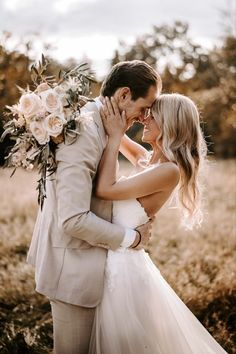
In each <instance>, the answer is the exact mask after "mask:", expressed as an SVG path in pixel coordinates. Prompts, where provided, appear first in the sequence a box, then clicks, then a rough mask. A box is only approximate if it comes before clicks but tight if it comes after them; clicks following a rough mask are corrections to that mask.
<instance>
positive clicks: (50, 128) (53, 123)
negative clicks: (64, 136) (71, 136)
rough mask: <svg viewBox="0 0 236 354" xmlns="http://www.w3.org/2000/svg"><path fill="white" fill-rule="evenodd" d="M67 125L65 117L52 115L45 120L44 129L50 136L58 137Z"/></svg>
mask: <svg viewBox="0 0 236 354" xmlns="http://www.w3.org/2000/svg"><path fill="white" fill-rule="evenodd" d="M65 123H66V120H65V118H64V115H63V114H62V113H61V114H56V113H51V114H49V115H48V116H47V117H46V118H45V120H44V127H45V129H46V131H47V132H48V134H49V135H50V136H54V137H57V136H58V135H60V134H61V132H62V130H63V126H64V124H65Z"/></svg>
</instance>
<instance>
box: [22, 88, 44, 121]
mask: <svg viewBox="0 0 236 354" xmlns="http://www.w3.org/2000/svg"><path fill="white" fill-rule="evenodd" d="M18 109H19V111H20V112H21V113H22V114H23V115H24V116H25V117H27V118H30V117H32V116H34V115H35V114H37V113H38V112H39V111H40V110H41V109H42V102H41V100H40V98H39V96H37V95H36V94H35V93H33V92H32V93H26V94H24V95H22V96H21V98H20V101H19V105H18Z"/></svg>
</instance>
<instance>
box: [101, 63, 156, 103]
mask: <svg viewBox="0 0 236 354" xmlns="http://www.w3.org/2000/svg"><path fill="white" fill-rule="evenodd" d="M151 86H156V87H157V88H158V91H159V93H160V92H161V88H162V83H161V77H160V75H159V74H158V73H157V72H156V71H155V70H154V69H153V68H152V67H151V66H150V65H148V64H147V63H145V62H144V61H142V60H132V61H122V62H120V63H118V64H116V65H114V66H113V67H112V69H111V72H110V73H109V74H108V76H107V77H106V78H105V80H104V81H103V84H102V87H101V95H102V96H103V97H105V96H107V97H111V96H113V95H114V93H115V92H116V90H117V89H118V88H120V87H129V88H130V91H131V95H132V100H133V101H135V100H137V99H138V98H140V97H143V98H145V97H146V96H147V94H148V90H149V88H150V87H151Z"/></svg>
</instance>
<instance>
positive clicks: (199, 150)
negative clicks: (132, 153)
mask: <svg viewBox="0 0 236 354" xmlns="http://www.w3.org/2000/svg"><path fill="white" fill-rule="evenodd" d="M151 113H152V116H153V117H154V119H155V121H156V123H157V124H158V126H159V129H160V135H159V136H158V137H157V145H158V146H159V147H160V149H161V150H162V153H163V154H164V156H165V157H166V158H167V159H168V160H169V161H172V162H174V163H176V164H177V165H178V167H179V170H180V183H179V186H178V194H177V197H178V198H177V202H178V204H179V206H180V208H181V210H182V212H183V216H184V219H183V223H184V225H185V226H186V227H188V228H192V227H193V226H194V225H196V224H197V225H200V224H201V222H202V210H201V200H202V196H201V191H202V188H201V183H200V181H199V175H200V171H202V167H203V163H204V161H205V157H206V154H207V146H206V142H205V140H204V137H203V133H202V130H201V127H200V118H199V112H198V109H197V107H196V105H195V104H194V102H193V101H192V100H191V99H190V98H188V97H186V96H183V95H180V94H177V93H173V94H162V95H160V96H159V97H158V99H157V100H156V101H155V102H154V105H153V107H152V110H151Z"/></svg>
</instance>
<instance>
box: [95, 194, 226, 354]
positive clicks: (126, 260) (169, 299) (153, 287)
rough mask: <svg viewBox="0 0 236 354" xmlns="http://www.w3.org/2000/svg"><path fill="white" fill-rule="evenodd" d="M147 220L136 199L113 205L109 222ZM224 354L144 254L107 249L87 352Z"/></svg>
mask: <svg viewBox="0 0 236 354" xmlns="http://www.w3.org/2000/svg"><path fill="white" fill-rule="evenodd" d="M147 220H148V216H147V215H146V213H145V211H144V209H143V208H142V206H141V204H140V203H139V202H138V201H137V200H135V199H132V200H124V201H115V202H114V204H113V223H116V224H120V225H123V226H125V227H130V228H135V227H137V226H138V225H141V224H143V223H145V222H146V221H147ZM223 353H226V351H225V350H224V349H223V348H222V347H221V346H220V345H219V344H218V343H217V342H216V341H215V340H214V338H213V337H212V336H211V335H210V334H209V332H208V331H207V330H206V329H205V328H204V327H203V326H202V324H201V323H200V322H199V321H198V319H197V318H196V317H195V316H194V315H193V314H192V313H191V311H190V310H189V309H188V308H187V307H186V305H185V304H184V303H183V302H182V301H181V300H180V298H179V297H178V296H177V295H176V293H175V292H174V291H173V289H172V288H171V287H170V286H169V285H168V283H167V282H166V281H165V279H164V278H163V277H162V276H161V274H160V272H159V270H158V268H157V267H156V266H155V265H154V263H153V262H152V261H151V259H150V257H149V255H148V254H147V253H146V252H145V251H144V250H140V251H135V250H131V249H124V248H119V249H117V250H116V251H112V250H109V251H108V255H107V263H106V270H105V284H104V294H103V299H102V302H101V303H100V305H99V306H98V307H97V309H96V314H95V322H94V327H93V333H92V339H91V345H90V354H223Z"/></svg>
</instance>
